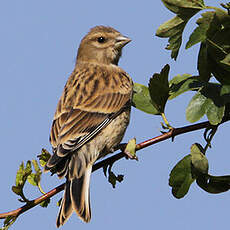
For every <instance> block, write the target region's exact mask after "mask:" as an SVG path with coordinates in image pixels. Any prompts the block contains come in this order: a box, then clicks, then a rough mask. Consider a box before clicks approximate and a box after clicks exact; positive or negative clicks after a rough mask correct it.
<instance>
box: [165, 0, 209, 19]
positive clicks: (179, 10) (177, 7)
mask: <svg viewBox="0 0 230 230" xmlns="http://www.w3.org/2000/svg"><path fill="white" fill-rule="evenodd" d="M162 2H163V3H164V5H165V6H166V7H167V8H168V9H169V10H170V11H172V12H173V13H175V14H177V15H181V16H183V17H189V18H190V17H192V16H193V15H194V14H196V13H197V12H199V11H200V10H202V9H204V8H205V5H204V2H203V0H190V1H188V0H162Z"/></svg>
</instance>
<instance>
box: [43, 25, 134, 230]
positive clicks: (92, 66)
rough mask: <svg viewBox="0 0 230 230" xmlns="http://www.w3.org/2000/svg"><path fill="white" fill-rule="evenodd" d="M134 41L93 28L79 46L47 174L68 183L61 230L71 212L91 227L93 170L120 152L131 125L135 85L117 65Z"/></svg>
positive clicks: (61, 102) (56, 124)
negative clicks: (98, 161)
mask: <svg viewBox="0 0 230 230" xmlns="http://www.w3.org/2000/svg"><path fill="white" fill-rule="evenodd" d="M130 41H131V39H130V38H128V37H126V36H124V35H122V34H121V33H120V32H118V31H117V30H115V29H114V28H112V27H108V26H95V27H93V28H92V29H90V31H89V32H88V34H86V35H85V36H84V37H83V39H82V40H81V43H80V46H79V48H78V52H77V58H76V65H75V68H74V70H73V72H72V74H71V75H70V77H69V79H68V80H67V82H66V85H65V87H64V90H63V93H62V95H61V97H60V99H59V102H58V105H57V109H56V112H55V115H54V119H53V123H52V127H51V132H50V143H51V145H52V151H53V154H52V156H51V157H50V159H49V160H48V162H47V164H46V165H45V168H44V171H45V172H47V171H50V172H51V173H52V174H57V176H58V177H59V178H66V183H65V189H64V194H63V198H62V201H61V204H60V208H59V214H58V217H57V221H56V226H57V227H60V226H62V225H63V224H65V223H66V221H67V220H68V219H69V217H70V216H71V215H72V213H73V212H76V214H77V215H78V216H79V217H80V219H81V220H83V221H84V222H89V221H90V219H91V209H90V191H89V187H90V175H91V172H92V166H93V164H94V163H95V162H96V161H97V160H98V159H100V158H102V157H104V156H106V155H107V154H109V153H112V152H113V151H114V150H115V149H116V147H117V146H119V144H120V142H121V141H122V138H123V136H124V134H125V131H126V128H127V126H128V124H129V120H130V111H131V100H132V95H133V81H132V79H131V77H130V76H129V75H128V74H127V73H126V72H125V71H124V70H123V69H122V68H120V67H119V66H118V61H119V59H120V57H121V55H122V48H123V47H124V46H125V45H126V44H128V43H129V42H130Z"/></svg>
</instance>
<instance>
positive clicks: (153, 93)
mask: <svg viewBox="0 0 230 230" xmlns="http://www.w3.org/2000/svg"><path fill="white" fill-rule="evenodd" d="M169 69H170V67H169V65H165V66H164V68H163V69H162V70H161V72H160V74H158V73H155V74H154V75H153V76H152V77H151V78H150V81H149V92H150V97H151V99H152V104H153V106H154V107H155V108H157V110H158V111H159V113H164V109H165V104H166V102H167V100H168V97H169V83H168V74H169Z"/></svg>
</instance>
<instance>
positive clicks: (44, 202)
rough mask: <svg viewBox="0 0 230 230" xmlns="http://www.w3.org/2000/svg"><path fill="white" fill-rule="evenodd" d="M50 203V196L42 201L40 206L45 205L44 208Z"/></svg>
mask: <svg viewBox="0 0 230 230" xmlns="http://www.w3.org/2000/svg"><path fill="white" fill-rule="evenodd" d="M49 203H50V198H48V199H46V200H44V201H42V202H41V203H40V206H41V207H43V208H47V207H48V205H49Z"/></svg>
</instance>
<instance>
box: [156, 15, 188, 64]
mask: <svg viewBox="0 0 230 230" xmlns="http://www.w3.org/2000/svg"><path fill="white" fill-rule="evenodd" d="M187 22H188V20H184V19H182V18H180V17H178V16H175V17H174V18H172V19H170V20H168V21H167V22H165V23H163V24H162V25H160V26H159V28H158V29H157V31H156V36H158V37H162V38H166V37H168V38H169V41H168V42H169V44H168V45H167V47H166V49H168V50H172V52H171V58H172V59H175V60H176V58H177V56H178V52H179V49H180V46H181V43H182V33H183V31H184V28H185V26H186V24H187Z"/></svg>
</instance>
